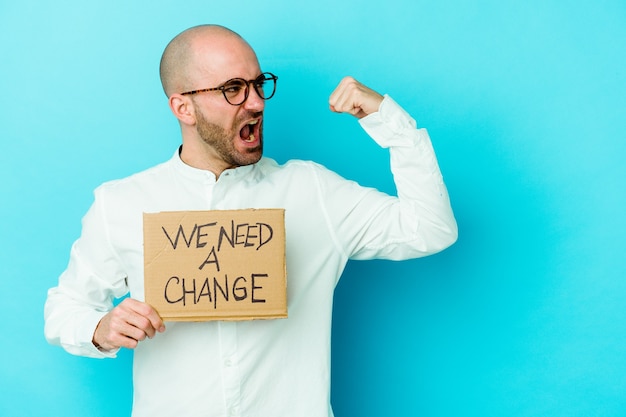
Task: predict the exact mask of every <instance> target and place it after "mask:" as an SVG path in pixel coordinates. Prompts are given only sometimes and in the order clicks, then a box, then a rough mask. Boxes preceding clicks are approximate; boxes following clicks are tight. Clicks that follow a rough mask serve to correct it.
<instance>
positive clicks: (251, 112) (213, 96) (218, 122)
mask: <svg viewBox="0 0 626 417" xmlns="http://www.w3.org/2000/svg"><path fill="white" fill-rule="evenodd" d="M222 42H223V43H220V44H217V45H216V43H215V42H213V43H207V44H206V45H207V46H206V47H205V49H202V47H201V48H200V49H199V50H198V51H197V55H196V59H195V60H194V64H193V67H192V72H191V74H192V79H193V83H191V84H190V85H189V86H190V89H194V88H214V87H218V86H222V85H224V84H225V83H227V82H228V81H229V80H231V79H233V78H241V79H243V80H253V79H256V78H257V77H258V76H259V75H260V74H261V69H260V66H259V62H258V60H257V57H256V55H255V54H254V51H252V49H251V48H250V47H249V46H248V45H247V44H245V43H244V42H242V41H240V40H238V39H232V38H226V39H222ZM248 90H249V91H248V97H247V99H246V100H245V101H244V102H243V103H241V104H239V105H232V104H230V103H229V102H228V101H227V100H226V98H225V97H224V94H223V93H222V91H219V90H217V91H208V92H205V93H202V94H197V95H194V96H191V100H192V103H193V108H194V115H195V122H196V124H195V130H196V133H197V138H198V139H199V140H200V141H201V143H202V144H203V145H206V146H205V149H206V151H207V153H208V155H210V158H211V161H209V162H210V164H211V165H213V166H214V167H215V168H216V169H218V171H219V169H227V168H232V167H237V166H243V165H250V164H254V163H256V162H258V161H259V159H261V156H262V155H263V111H264V109H265V101H264V100H263V99H262V98H261V97H260V96H259V94H258V93H257V92H256V90H255V89H254V87H253V86H252V85H249V86H248ZM234 102H238V100H237V101H234Z"/></svg>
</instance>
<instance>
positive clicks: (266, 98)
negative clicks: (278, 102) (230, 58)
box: [180, 72, 278, 106]
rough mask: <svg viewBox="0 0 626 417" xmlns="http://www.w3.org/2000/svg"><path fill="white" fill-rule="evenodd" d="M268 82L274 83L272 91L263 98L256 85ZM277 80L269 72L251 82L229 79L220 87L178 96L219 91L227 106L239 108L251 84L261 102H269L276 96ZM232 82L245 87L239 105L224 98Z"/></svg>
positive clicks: (188, 92) (244, 100) (183, 94)
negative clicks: (239, 82) (241, 83)
mask: <svg viewBox="0 0 626 417" xmlns="http://www.w3.org/2000/svg"><path fill="white" fill-rule="evenodd" d="M269 80H272V81H274V90H273V91H272V94H270V95H269V96H267V97H265V96H264V94H262V92H259V86H258V83H259V82H260V81H269ZM277 80H278V77H277V76H276V75H274V74H272V73H271V72H264V73H262V74H261V75H259V76H258V77H256V78H255V79H253V80H244V79H243V78H231V79H230V80H228V81H225V82H224V83H222V84H221V85H219V86H217V87H213V88H203V89H201V90H191V91H185V92H184V93H180V95H181V96H187V95H193V94H198V93H207V92H209V91H221V92H222V95H223V96H224V99H226V102H228V104H230V105H232V106H241V105H242V104H243V103H245V102H246V100H248V96H249V95H250V84H252V87H253V88H254V91H256V93H257V95H258V96H259V97H261V98H262V99H263V100H269V99H270V98H272V97H274V94H276V81H277ZM233 81H241V82H243V83H244V84H245V85H246V89H245V91H244V97H243V100H242V101H241V103H232V102H231V101H230V100H229V99H228V97H227V96H226V88H227V86H228V84H230V83H232V82H233Z"/></svg>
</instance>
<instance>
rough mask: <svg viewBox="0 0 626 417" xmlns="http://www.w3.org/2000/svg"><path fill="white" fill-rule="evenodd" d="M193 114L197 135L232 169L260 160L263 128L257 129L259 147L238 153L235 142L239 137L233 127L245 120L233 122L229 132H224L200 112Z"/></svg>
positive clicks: (224, 130)
mask: <svg viewBox="0 0 626 417" xmlns="http://www.w3.org/2000/svg"><path fill="white" fill-rule="evenodd" d="M195 113H196V114H195V116H196V128H197V130H198V135H200V138H202V140H203V141H204V143H206V144H207V145H209V146H211V147H212V148H213V149H214V150H215V152H217V154H218V155H219V156H220V158H222V160H223V161H224V162H226V163H227V164H228V165H230V166H232V167H238V166H244V165H250V164H254V163H256V162H258V161H259V159H261V156H262V155H263V126H260V127H259V145H258V146H256V147H254V148H246V149H244V151H242V152H240V151H238V150H237V149H235V141H236V140H237V138H238V137H239V132H237V131H236V130H235V129H236V128H235V127H234V126H238V125H240V122H241V121H243V120H245V119H244V118H240V119H238V120H237V121H235V123H234V126H233V128H232V129H231V130H226V129H224V128H223V127H221V126H219V125H216V124H215V123H211V122H209V121H208V120H207V119H206V118H205V117H204V115H203V114H202V113H201V112H199V111H197V110H196V112H195ZM248 116H249V115H248ZM248 118H249V117H248Z"/></svg>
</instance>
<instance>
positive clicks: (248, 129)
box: [239, 119, 260, 143]
mask: <svg viewBox="0 0 626 417" xmlns="http://www.w3.org/2000/svg"><path fill="white" fill-rule="evenodd" d="M259 121H260V120H259V119H255V120H251V121H250V122H248V123H246V124H245V125H243V127H242V128H241V131H240V132H239V136H241V139H243V141H244V142H247V143H252V142H254V141H255V140H257V139H259V136H260V135H259V131H260V124H259Z"/></svg>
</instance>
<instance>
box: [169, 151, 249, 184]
mask: <svg viewBox="0 0 626 417" xmlns="http://www.w3.org/2000/svg"><path fill="white" fill-rule="evenodd" d="M181 150H182V145H181V146H180V147H179V148H178V149H176V152H174V155H173V156H172V159H171V163H172V164H173V165H174V167H175V169H176V170H177V171H178V172H180V173H181V174H183V175H184V176H185V177H187V178H190V179H192V180H197V181H206V180H207V179H209V180H212V181H213V182H215V174H214V173H212V172H211V171H209V170H205V169H199V168H194V167H192V166H191V165H187V164H186V163H185V162H184V161H183V160H182V159H181V158H180V152H181ZM255 166H256V164H252V165H244V166H240V167H237V168H231V169H227V170H225V171H224V172H223V173H222V175H221V176H229V177H231V176H232V177H238V176H241V175H248V174H250V173H251V171H252V170H253V169H254V168H255Z"/></svg>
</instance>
